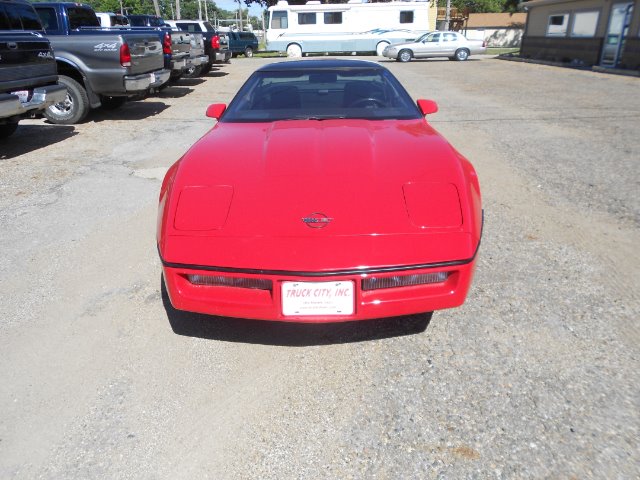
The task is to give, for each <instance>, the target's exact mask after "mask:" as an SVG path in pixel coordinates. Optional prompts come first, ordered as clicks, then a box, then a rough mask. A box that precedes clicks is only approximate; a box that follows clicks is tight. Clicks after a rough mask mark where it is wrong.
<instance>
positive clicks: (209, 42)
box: [166, 20, 231, 73]
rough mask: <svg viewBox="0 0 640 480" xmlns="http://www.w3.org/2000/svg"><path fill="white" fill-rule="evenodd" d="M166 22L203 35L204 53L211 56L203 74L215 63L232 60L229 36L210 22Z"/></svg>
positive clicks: (203, 69)
mask: <svg viewBox="0 0 640 480" xmlns="http://www.w3.org/2000/svg"><path fill="white" fill-rule="evenodd" d="M166 22H167V23H168V24H169V25H171V26H172V27H174V28H177V29H179V30H182V31H185V32H190V33H191V32H193V33H201V34H202V35H203V37H204V47H205V52H204V53H205V54H207V55H208V56H209V63H207V64H206V65H204V66H203V68H202V73H207V72H208V71H209V70H211V66H212V64H213V63H215V62H228V61H229V59H230V58H231V50H229V39H228V37H227V35H226V34H225V33H223V32H219V31H218V30H216V29H215V28H214V27H213V25H211V24H210V23H209V22H206V21H203V20H166Z"/></svg>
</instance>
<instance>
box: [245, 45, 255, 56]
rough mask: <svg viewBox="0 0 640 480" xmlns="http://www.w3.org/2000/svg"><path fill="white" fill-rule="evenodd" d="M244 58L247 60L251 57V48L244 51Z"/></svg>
mask: <svg viewBox="0 0 640 480" xmlns="http://www.w3.org/2000/svg"><path fill="white" fill-rule="evenodd" d="M244 56H245V57H247V58H251V57H253V48H251V47H247V48H245V49H244Z"/></svg>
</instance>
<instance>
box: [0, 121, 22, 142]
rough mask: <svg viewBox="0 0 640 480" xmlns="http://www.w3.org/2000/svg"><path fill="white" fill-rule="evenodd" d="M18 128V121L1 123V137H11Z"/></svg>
mask: <svg viewBox="0 0 640 480" xmlns="http://www.w3.org/2000/svg"><path fill="white" fill-rule="evenodd" d="M17 128H18V122H16V123H4V124H2V125H0V139H3V138H7V137H10V136H11V135H13V133H14V132H15V131H16V129H17Z"/></svg>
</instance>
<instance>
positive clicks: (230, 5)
mask: <svg viewBox="0 0 640 480" xmlns="http://www.w3.org/2000/svg"><path fill="white" fill-rule="evenodd" d="M214 1H215V4H216V5H217V6H218V7H219V8H222V9H223V10H229V11H233V10H237V9H238V2H236V1H234V0H214ZM242 8H246V5H245V3H244V0H243V1H242ZM261 12H262V7H260V6H259V5H257V4H255V3H252V4H251V6H250V7H249V15H255V16H257V17H259V16H260V13H261Z"/></svg>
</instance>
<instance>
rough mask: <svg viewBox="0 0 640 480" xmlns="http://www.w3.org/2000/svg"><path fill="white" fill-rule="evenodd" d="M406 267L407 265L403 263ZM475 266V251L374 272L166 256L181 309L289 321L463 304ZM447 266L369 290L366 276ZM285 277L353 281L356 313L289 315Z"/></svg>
mask: <svg viewBox="0 0 640 480" xmlns="http://www.w3.org/2000/svg"><path fill="white" fill-rule="evenodd" d="M399 268H401V267H399ZM474 269H475V257H474V258H473V259H470V260H464V261H461V262H450V264H448V265H436V266H434V267H430V268H415V269H401V270H400V271H398V270H393V271H382V272H375V271H374V273H347V274H337V275H333V274H326V276H322V274H313V276H311V277H310V276H309V275H302V274H296V273H292V274H287V273H286V272H266V273H264V274H263V273H243V272H240V271H221V270H218V271H215V270H209V269H208V268H206V269H205V267H195V266H194V267H191V266H183V265H174V264H169V263H166V262H164V261H163V273H164V282H165V285H166V288H167V292H168V294H169V298H170V299H171V304H172V305H173V307H174V308H176V309H178V310H186V311H191V312H197V313H204V314H209V315H217V316H225V317H237V318H250V319H260V320H275V321H284V322H305V323H326V322H346V321H354V320H367V319H374V318H383V317H394V316H400V315H411V314H416V313H424V312H431V311H434V310H440V309H445V308H452V307H457V306H460V305H462V303H463V302H464V300H465V298H466V296H467V292H468V290H469V287H470V285H471V280H472V277H473V272H474ZM439 272H446V273H447V274H448V276H447V278H446V280H445V281H442V282H440V283H430V284H422V285H412V286H403V287H394V288H380V289H376V290H365V289H364V288H363V284H364V280H365V279H367V278H368V277H371V276H375V277H376V278H377V279H384V278H388V277H393V276H394V275H421V274H422V275H424V274H434V273H439ZM189 275H215V276H220V277H227V278H236V279H251V280H267V281H270V282H271V285H272V287H271V289H269V290H259V289H252V288H242V287H237V286H207V285H196V284H193V283H191V281H190V280H189V278H188V276H189ZM283 282H299V283H305V282H314V283H317V282H327V285H331V284H332V283H334V284H335V282H352V283H353V313H352V314H349V315H341V314H330V315H285V314H284V313H283V312H284V309H283V295H282V292H283Z"/></svg>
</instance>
